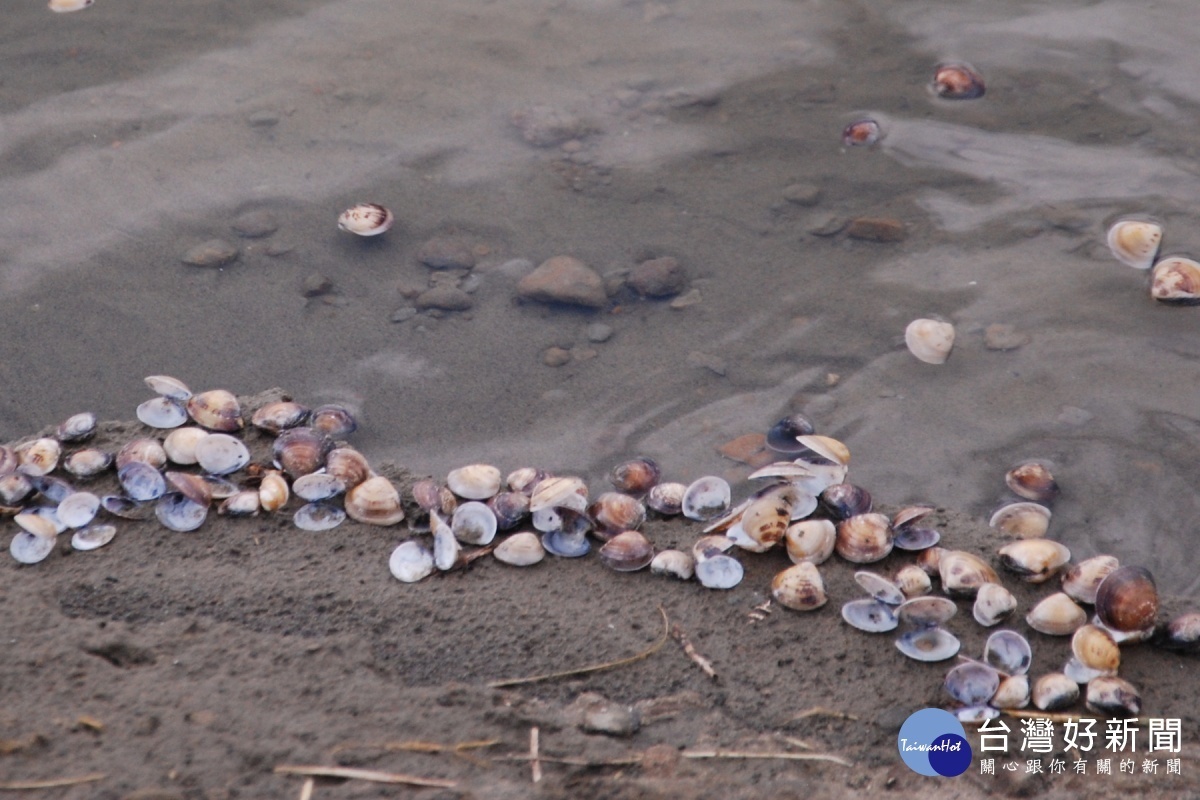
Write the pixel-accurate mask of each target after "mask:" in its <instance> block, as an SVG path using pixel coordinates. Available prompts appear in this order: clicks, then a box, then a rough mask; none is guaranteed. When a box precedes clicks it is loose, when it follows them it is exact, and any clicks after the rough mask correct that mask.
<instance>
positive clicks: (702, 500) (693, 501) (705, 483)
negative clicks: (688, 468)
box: [680, 475, 732, 522]
mask: <svg viewBox="0 0 1200 800" xmlns="http://www.w3.org/2000/svg"><path fill="white" fill-rule="evenodd" d="M731 500H732V492H731V491H730V488H729V483H728V482H727V481H726V480H725V479H724V478H718V477H716V476H715V475H706V476H705V477H703V478H698V479H696V480H695V481H693V482H692V483H691V485H689V486H688V488H687V490H686V491H685V492H684V493H683V500H682V502H681V504H680V510H681V511H682V512H683V515H684V516H685V517H687V518H688V519H692V520H696V521H697V522H708V521H710V520H714V519H716V518H717V517H719V516H721V515H722V514H724V513H725V512H726V511H728V510H729V504H730V501H731Z"/></svg>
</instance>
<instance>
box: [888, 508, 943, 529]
mask: <svg viewBox="0 0 1200 800" xmlns="http://www.w3.org/2000/svg"><path fill="white" fill-rule="evenodd" d="M933 512H934V507H933V506H905V507H904V508H902V509H900V510H899V511H897V512H896V513H895V514H893V515H892V528H894V529H896V530H899V529H900V528H907V527H909V526H910V525H915V524H917V523H918V522H920V521H921V520H923V519H925V518H926V517H928V516H929V515H930V514H932V513H933Z"/></svg>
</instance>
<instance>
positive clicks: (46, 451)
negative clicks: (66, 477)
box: [13, 437, 62, 476]
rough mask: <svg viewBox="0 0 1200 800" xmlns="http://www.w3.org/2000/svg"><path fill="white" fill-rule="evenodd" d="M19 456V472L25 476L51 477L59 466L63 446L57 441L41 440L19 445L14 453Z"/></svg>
mask: <svg viewBox="0 0 1200 800" xmlns="http://www.w3.org/2000/svg"><path fill="white" fill-rule="evenodd" d="M13 452H14V453H15V454H16V456H17V469H16V471H17V472H20V473H21V474H23V475H31V476H38V475H49V474H50V473H51V472H53V471H54V468H55V467H57V466H58V458H59V456H61V455H62V446H61V445H60V444H59V443H58V441H57V440H56V439H50V438H45V437H43V438H41V439H34V440H33V441H32V442H26V443H25V444H22V445H18V446H17V448H16V449H15V450H14V451H13Z"/></svg>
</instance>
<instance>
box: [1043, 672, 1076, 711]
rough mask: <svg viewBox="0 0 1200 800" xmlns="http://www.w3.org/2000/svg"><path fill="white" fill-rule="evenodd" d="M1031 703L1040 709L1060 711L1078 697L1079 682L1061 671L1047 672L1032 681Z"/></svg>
mask: <svg viewBox="0 0 1200 800" xmlns="http://www.w3.org/2000/svg"><path fill="white" fill-rule="evenodd" d="M1032 698H1033V705H1034V707H1035V708H1038V709H1040V710H1042V711H1061V710H1062V709H1064V708H1070V707H1071V706H1073V705H1075V702H1076V701H1077V700H1078V699H1079V684H1077V683H1076V682H1075V681H1073V680H1071V679H1070V678H1068V677H1067V676H1066V675H1064V674H1062V673H1061V672H1048V673H1046V674H1045V675H1043V676H1041V677H1040V678H1038V679H1037V680H1036V681H1034V683H1033V691H1032Z"/></svg>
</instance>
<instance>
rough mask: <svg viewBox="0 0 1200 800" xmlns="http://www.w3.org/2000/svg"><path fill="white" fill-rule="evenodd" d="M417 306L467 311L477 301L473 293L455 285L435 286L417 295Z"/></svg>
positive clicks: (420, 307)
mask: <svg viewBox="0 0 1200 800" xmlns="http://www.w3.org/2000/svg"><path fill="white" fill-rule="evenodd" d="M415 302H416V306H417V308H419V309H430V308H436V309H441V310H442V311H466V310H467V309H468V308H470V307H471V306H473V305H475V302H474V301H473V300H472V299H471V295H469V294H467V293H466V292H464V291H463V290H462V289H459V288H456V287H454V286H444V285H443V286H434V287H433V288H432V289H427V290H425V291H424V292H421V294H419V295H417V299H416V301H415Z"/></svg>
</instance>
